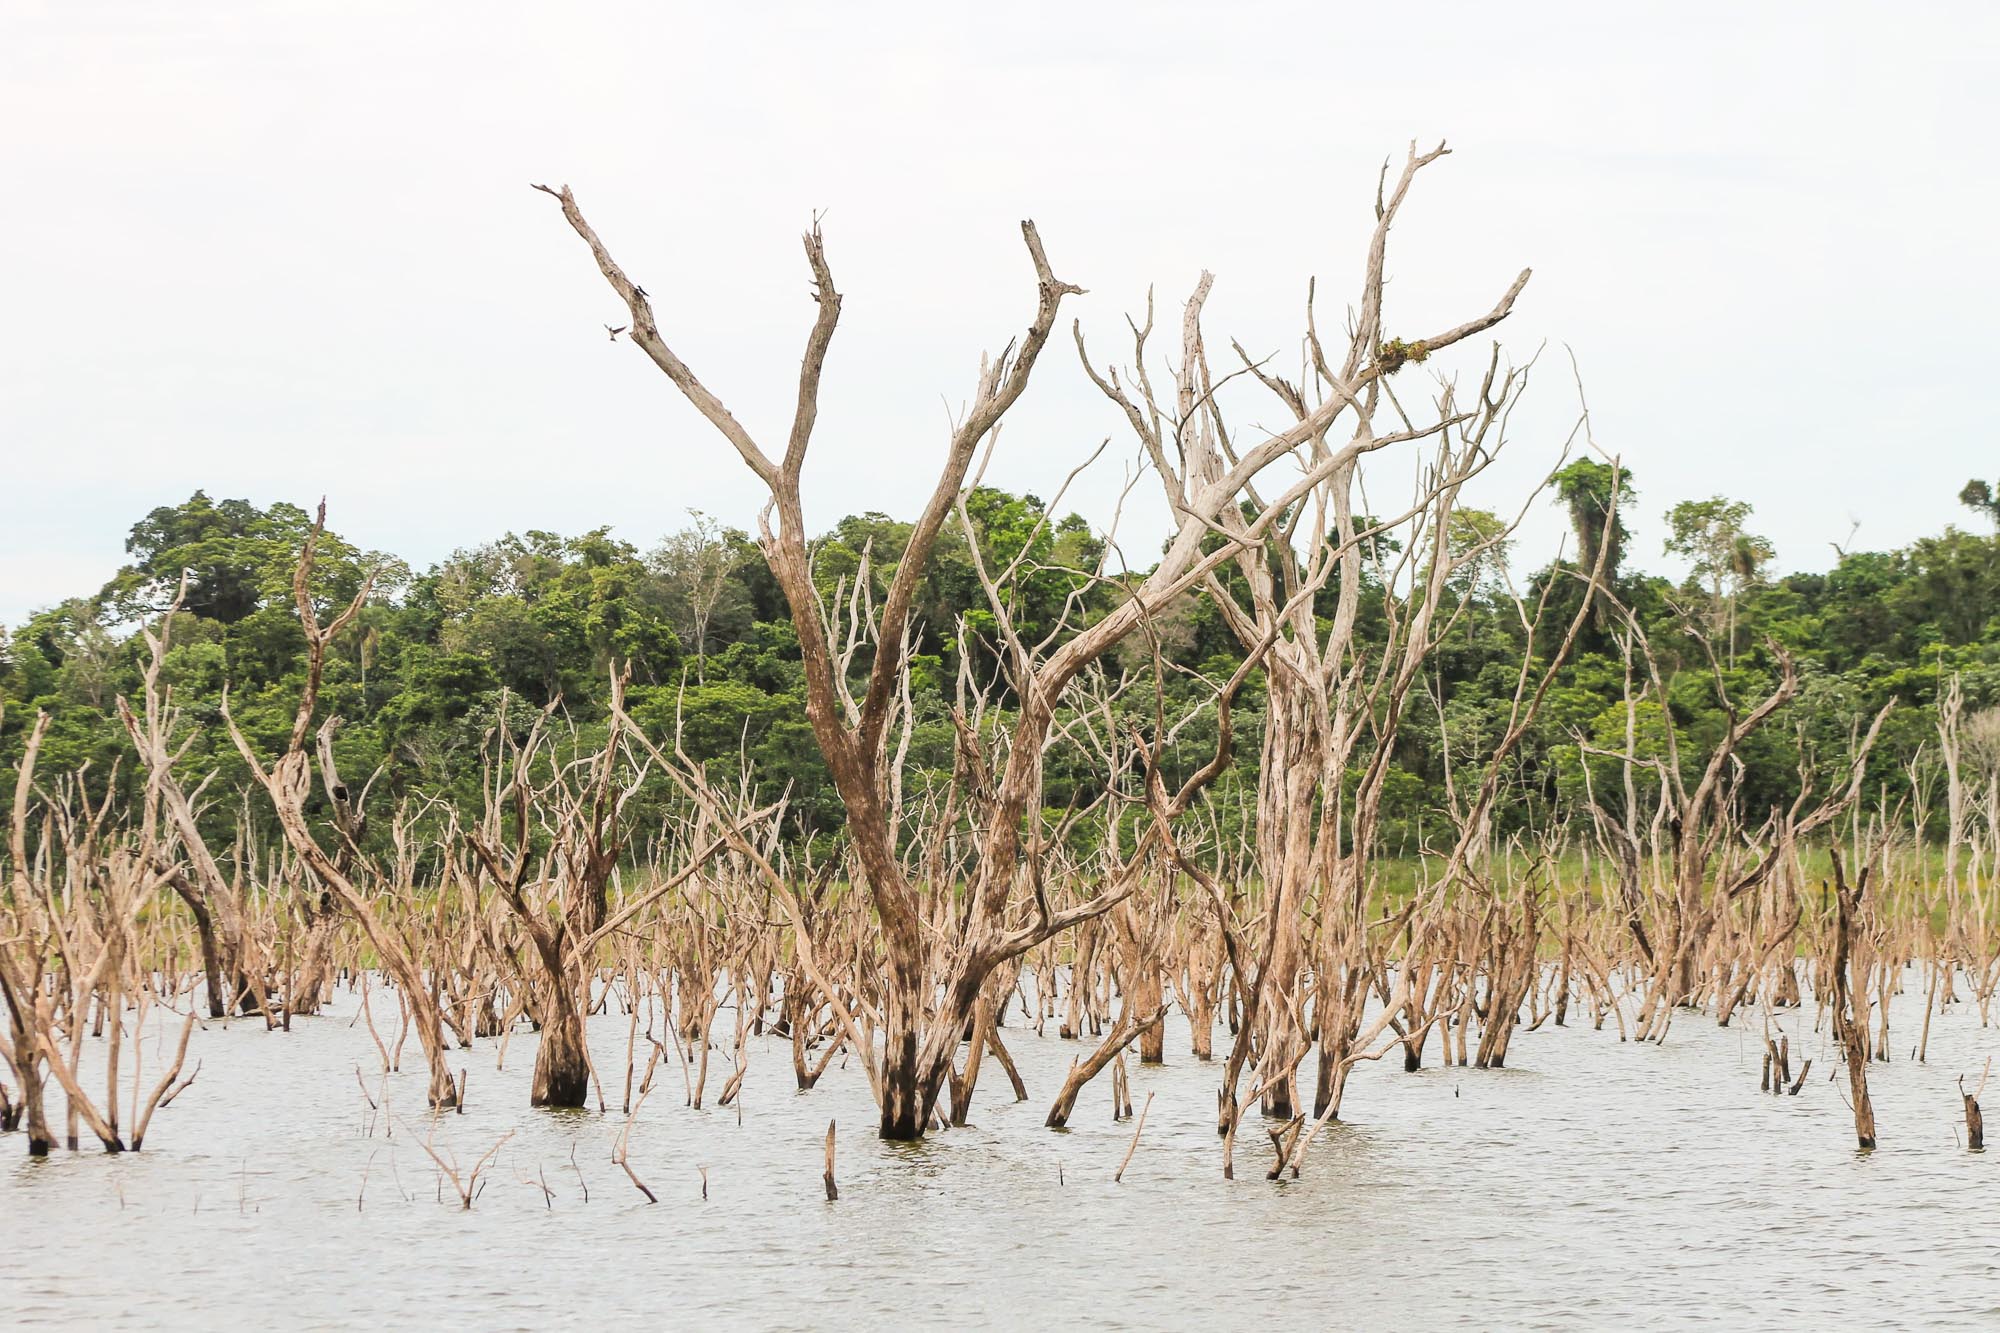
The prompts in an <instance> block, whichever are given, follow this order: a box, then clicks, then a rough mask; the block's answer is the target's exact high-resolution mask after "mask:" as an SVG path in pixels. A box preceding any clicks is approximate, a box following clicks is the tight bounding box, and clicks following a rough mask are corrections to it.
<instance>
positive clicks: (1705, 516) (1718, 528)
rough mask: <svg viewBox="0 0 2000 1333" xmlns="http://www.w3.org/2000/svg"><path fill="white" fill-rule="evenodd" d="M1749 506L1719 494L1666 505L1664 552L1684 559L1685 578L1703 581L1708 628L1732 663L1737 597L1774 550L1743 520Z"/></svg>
mask: <svg viewBox="0 0 2000 1333" xmlns="http://www.w3.org/2000/svg"><path fill="white" fill-rule="evenodd" d="M1752 512H1753V511H1752V510H1751V507H1750V506H1749V505H1748V504H1747V503H1745V502H1744V501H1742V500H1731V499H1728V498H1727V497H1725V496H1721V495H1711V496H1710V497H1709V498H1708V499H1706V500H1683V501H1681V502H1680V503H1679V504H1677V505H1675V506H1674V507H1673V508H1672V509H1670V510H1668V511H1667V542H1666V552H1667V554H1668V555H1677V556H1680V557H1682V558H1683V559H1685V560H1687V561H1688V563H1689V570H1688V576H1689V578H1691V579H1694V580H1698V581H1700V582H1702V583H1704V584H1706V585H1707V588H1708V598H1709V629H1710V633H1711V636H1712V637H1714V638H1717V639H1720V640H1722V641H1724V642H1725V643H1727V644H1728V652H1729V660H1730V662H1731V664H1732V665H1733V664H1734V662H1735V660H1736V604H1737V601H1738V600H1739V599H1740V598H1741V597H1742V595H1743V593H1744V591H1745V590H1746V589H1748V588H1752V587H1755V586H1756V585H1757V584H1758V583H1761V582H1762V581H1763V578H1764V567H1765V566H1766V565H1768V564H1769V563H1770V562H1771V557H1772V556H1773V555H1774V554H1776V552H1774V551H1773V550H1772V548H1771V543H1770V540H1769V539H1768V538H1765V537H1761V536H1759V535H1757V534H1756V533H1754V532H1751V531H1750V530H1749V529H1748V528H1747V527H1746V526H1745V524H1746V523H1748V522H1749V519H1750V515H1751V513H1752Z"/></svg>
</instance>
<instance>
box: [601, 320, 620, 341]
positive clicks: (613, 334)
mask: <svg viewBox="0 0 2000 1333" xmlns="http://www.w3.org/2000/svg"><path fill="white" fill-rule="evenodd" d="M604 331H605V332H606V333H608V334H610V335H611V341H612V342H617V341H618V335H619V334H621V333H623V332H625V326H624V325H623V324H620V325H619V326H618V327H617V328H615V329H614V328H612V327H611V326H610V325H609V324H606V325H605V326H604Z"/></svg>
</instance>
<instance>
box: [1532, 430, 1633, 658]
mask: <svg viewBox="0 0 2000 1333" xmlns="http://www.w3.org/2000/svg"><path fill="white" fill-rule="evenodd" d="M1549 484H1550V485H1551V486H1553V487H1554V488H1555V492H1556V500H1557V502H1558V503H1560V504H1561V505H1562V506H1563V507H1564V508H1566V509H1568V510H1569V523H1570V527H1571V528H1573V529H1575V531H1576V566H1577V568H1579V569H1585V570H1588V569H1597V568H1600V567H1601V568H1602V570H1603V579H1602V583H1601V585H1600V586H1599V587H1598V589H1597V590H1596V593H1595V594H1594V596H1593V605H1592V608H1591V623H1592V625H1593V627H1594V628H1596V629H1598V630H1600V631H1602V630H1605V629H1608V628H1609V627H1610V625H1611V622H1612V618H1613V615H1612V613H1613V609H1614V607H1615V606H1616V599H1615V597H1614V596H1613V589H1615V588H1616V587H1617V586H1618V567H1619V563H1620V562H1621V561H1622V560H1623V559H1624V558H1625V544H1626V542H1627V540H1628V539H1629V538H1630V536H1631V534H1630V533H1629V532H1628V531H1627V530H1626V527H1625V518H1624V514H1623V512H1622V511H1623V510H1624V509H1625V507H1626V506H1627V505H1629V504H1630V503H1631V502H1632V500H1633V498H1634V496H1636V495H1637V494H1638V493H1637V492H1636V491H1634V490H1633V489H1632V474H1631V473H1630V472H1628V471H1626V470H1625V469H1624V468H1623V467H1622V466H1621V465H1620V464H1619V463H1618V462H1617V461H1616V460H1613V461H1612V462H1609V463H1600V462H1598V461H1597V460H1595V459H1591V458H1579V459H1577V460H1576V461H1575V462H1574V463H1571V464H1569V465H1568V466H1566V467H1564V468H1563V469H1562V470H1561V471H1559V472H1557V473H1556V474H1555V476H1554V477H1553V478H1551V479H1550V482H1549ZM1600 551H1601V556H1600Z"/></svg>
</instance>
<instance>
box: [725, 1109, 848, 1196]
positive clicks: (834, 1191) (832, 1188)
mask: <svg viewBox="0 0 2000 1333" xmlns="http://www.w3.org/2000/svg"><path fill="white" fill-rule="evenodd" d="M833 1126H834V1122H833V1121H831V1120H829V1121H827V1122H826V1175H825V1182H826V1201H827V1202H828V1203H832V1202H833V1201H834V1200H835V1199H838V1198H839V1197H840V1186H838V1185H836V1184H834V1183H833ZM705 1180H706V1177H704V1181H705ZM703 1197H704V1198H705V1197H707V1194H706V1185H705V1184H704V1192H703Z"/></svg>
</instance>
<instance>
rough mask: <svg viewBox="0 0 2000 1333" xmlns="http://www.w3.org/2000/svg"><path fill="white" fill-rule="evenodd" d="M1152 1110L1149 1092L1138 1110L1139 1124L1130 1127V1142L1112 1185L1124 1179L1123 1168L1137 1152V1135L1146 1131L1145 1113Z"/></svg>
mask: <svg viewBox="0 0 2000 1333" xmlns="http://www.w3.org/2000/svg"><path fill="white" fill-rule="evenodd" d="M1152 1109H1153V1094H1152V1093H1150V1092H1149V1093H1147V1094H1146V1104H1145V1105H1144V1106H1142V1107H1140V1108H1139V1123H1138V1124H1137V1125H1134V1126H1133V1127H1132V1142H1131V1143H1130V1144H1128V1145H1126V1148H1125V1160H1124V1161H1122V1162H1120V1163H1119V1164H1118V1170H1117V1172H1116V1173H1115V1174H1113V1175H1112V1177H1111V1183H1112V1184H1114V1185H1116V1184H1117V1183H1118V1182H1119V1181H1121V1180H1123V1179H1125V1168H1126V1167H1128V1166H1130V1165H1132V1154H1133V1153H1135V1152H1137V1151H1139V1135H1140V1134H1142V1133H1144V1132H1145V1129H1146V1112H1148V1111H1150V1110H1152Z"/></svg>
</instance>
